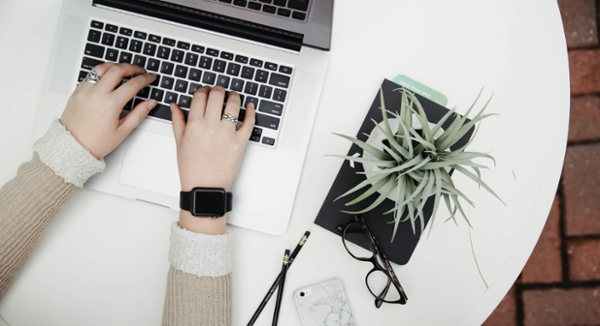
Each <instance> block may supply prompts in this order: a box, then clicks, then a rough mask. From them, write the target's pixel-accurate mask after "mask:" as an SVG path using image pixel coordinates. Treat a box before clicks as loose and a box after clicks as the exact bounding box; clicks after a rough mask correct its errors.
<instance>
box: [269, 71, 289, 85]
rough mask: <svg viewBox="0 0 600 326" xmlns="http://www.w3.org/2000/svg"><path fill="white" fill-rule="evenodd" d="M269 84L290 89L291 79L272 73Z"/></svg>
mask: <svg viewBox="0 0 600 326" xmlns="http://www.w3.org/2000/svg"><path fill="white" fill-rule="evenodd" d="M269 84H271V85H274V86H279V87H283V88H288V86H289V85H290V77H288V76H284V75H280V74H276V73H272V74H271V78H269Z"/></svg>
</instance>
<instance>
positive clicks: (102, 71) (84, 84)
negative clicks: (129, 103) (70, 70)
mask: <svg viewBox="0 0 600 326" xmlns="http://www.w3.org/2000/svg"><path fill="white" fill-rule="evenodd" d="M114 65H116V63H113V62H106V63H103V64H99V65H97V66H95V67H94V68H92V70H93V71H95V72H96V75H98V76H99V77H100V78H102V76H104V74H105V73H106V71H107V70H108V69H109V68H110V67H112V66H114ZM95 85H96V84H95V83H88V82H81V83H79V85H77V89H89V88H91V87H93V86H95Z"/></svg>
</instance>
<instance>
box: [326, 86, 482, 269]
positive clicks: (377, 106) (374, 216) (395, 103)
mask: <svg viewBox="0 0 600 326" xmlns="http://www.w3.org/2000/svg"><path fill="white" fill-rule="evenodd" d="M398 88H401V86H400V85H398V84H395V83H394V82H392V81H390V80H387V79H384V81H383V83H382V84H381V89H382V90H383V97H384V101H385V106H386V109H387V110H388V111H391V112H396V111H399V109H400V103H401V101H402V93H401V92H398V91H394V90H395V89H398ZM416 96H417V98H418V99H419V101H420V103H421V105H422V106H423V109H424V111H425V114H426V115H427V120H429V122H431V123H433V124H436V123H437V122H438V121H440V119H442V117H443V116H444V115H445V114H446V113H447V112H448V111H449V110H448V109H447V108H445V107H443V106H441V105H439V104H437V103H435V102H433V101H431V100H428V99H426V98H424V97H422V96H420V95H418V94H416ZM388 116H389V114H388ZM371 119H373V120H375V121H377V122H381V121H382V120H383V116H382V114H381V103H380V95H379V91H378V92H377V94H376V95H375V100H373V104H371V108H370V109H369V112H368V113H367V116H366V117H365V119H364V121H363V123H362V125H361V127H360V129H359V131H358V133H357V136H356V137H357V138H358V139H360V140H362V141H367V138H368V137H367V135H369V134H370V133H371V131H372V130H373V128H375V124H374V123H373V121H371ZM452 121H454V117H450V118H449V119H448V120H446V122H445V123H444V124H443V129H446V128H448V127H449V126H450V124H452ZM468 121H469V120H467V122H468ZM474 131H475V128H474V127H473V128H472V129H471V130H469V132H467V134H465V136H463V137H462V138H461V139H460V140H459V141H458V142H456V143H455V144H454V145H452V146H451V148H450V149H451V150H456V149H458V148H461V147H462V146H464V145H465V144H466V143H467V142H468V141H469V139H470V137H471V136H472V135H473V132H474ZM357 153H358V154H360V156H361V157H362V155H363V150H362V149H361V148H360V147H358V146H357V145H356V144H352V147H350V150H349V151H348V156H352V155H356V154H357ZM353 165H354V167H352V166H351V165H350V162H349V161H347V160H344V162H343V164H342V167H341V169H340V171H339V172H338V175H337V177H336V178H335V181H334V182H333V186H332V187H331V189H330V190H329V193H328V194H327V197H326V198H325V201H324V202H323V205H322V206H321V209H320V210H319V214H318V215H317V218H316V220H315V223H316V224H317V225H320V226H321V227H323V228H325V229H327V230H329V231H331V232H333V233H335V234H337V235H338V236H341V235H342V231H341V230H339V229H338V226H345V225H347V224H348V223H350V222H351V221H352V220H353V217H352V215H349V214H346V213H343V212H342V211H343V210H345V211H359V210H361V209H363V208H366V207H367V206H368V205H370V204H371V203H372V202H373V201H375V199H376V198H377V197H378V196H379V193H375V194H373V195H371V196H370V197H369V198H367V199H365V200H364V201H362V202H361V203H358V204H355V205H353V206H349V207H347V206H345V205H344V204H345V203H346V202H348V201H350V200H352V199H354V198H355V197H356V196H358V195H359V194H361V193H362V192H363V191H364V190H361V191H359V192H357V193H354V194H351V195H350V196H347V197H343V198H340V199H338V200H337V201H335V202H334V201H333V200H334V199H335V198H337V197H339V196H340V195H342V194H343V193H345V192H346V191H348V190H350V189H351V188H352V187H354V186H356V185H357V184H359V183H360V182H362V181H364V180H365V176H364V174H357V172H364V169H363V166H362V164H361V163H354V164H353ZM364 189H368V188H364ZM433 201H434V197H433V196H431V197H429V199H428V200H427V202H426V204H425V207H424V209H423V214H424V215H425V216H424V219H425V225H427V222H428V221H429V219H430V218H431V213H432V211H433ZM393 206H394V202H393V201H392V200H390V199H385V200H384V201H383V202H382V203H381V204H380V205H379V206H377V207H376V208H374V209H373V210H371V211H369V212H367V213H365V214H362V216H363V218H364V220H365V222H366V224H367V227H368V228H369V230H370V231H371V232H372V233H373V235H374V236H376V237H377V239H378V240H379V243H380V245H381V246H382V247H383V251H384V252H385V254H386V255H387V257H388V259H389V260H391V261H393V262H395V263H397V264H400V265H404V264H406V263H408V261H409V260H410V257H411V255H412V253H413V252H414V250H415V248H416V246H417V242H418V241H419V237H420V229H421V226H420V222H419V221H416V223H415V230H416V234H415V233H413V230H412V227H411V225H410V222H408V221H407V222H402V223H400V225H399V226H398V230H397V232H396V237H395V239H394V242H391V239H392V231H393V224H390V223H389V222H390V221H391V222H392V223H393V220H394V219H393V214H387V215H384V214H383V213H384V212H386V211H388V210H390V209H391V208H392V207H393ZM406 213H407V212H405V214H406ZM348 240H350V241H352V242H354V243H356V244H357V245H359V246H361V247H363V248H369V244H368V240H367V241H365V242H362V241H361V240H357V239H350V238H349V239H348ZM364 240H366V237H364ZM340 245H341V244H340Z"/></svg>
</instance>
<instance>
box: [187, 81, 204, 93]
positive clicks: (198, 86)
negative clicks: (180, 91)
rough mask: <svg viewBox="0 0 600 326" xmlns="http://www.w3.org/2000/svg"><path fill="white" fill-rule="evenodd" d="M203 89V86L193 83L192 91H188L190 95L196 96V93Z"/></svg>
mask: <svg viewBox="0 0 600 326" xmlns="http://www.w3.org/2000/svg"><path fill="white" fill-rule="evenodd" d="M201 87H202V85H200V84H196V83H191V84H190V89H189V90H188V94H190V95H194V93H196V91H197V90H199V89H200V88H201Z"/></svg>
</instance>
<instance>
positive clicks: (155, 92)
mask: <svg viewBox="0 0 600 326" xmlns="http://www.w3.org/2000/svg"><path fill="white" fill-rule="evenodd" d="M164 94H165V91H163V90H162V89H158V88H153V89H152V92H151V93H150V98H151V99H153V100H156V102H162V100H163V96H164Z"/></svg>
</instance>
